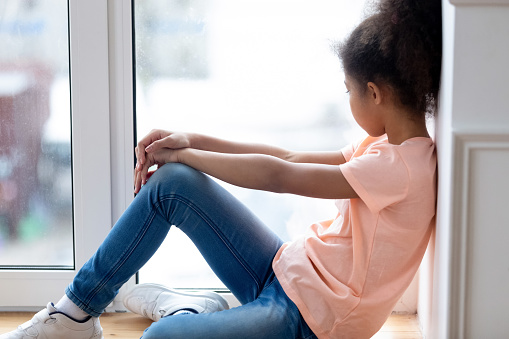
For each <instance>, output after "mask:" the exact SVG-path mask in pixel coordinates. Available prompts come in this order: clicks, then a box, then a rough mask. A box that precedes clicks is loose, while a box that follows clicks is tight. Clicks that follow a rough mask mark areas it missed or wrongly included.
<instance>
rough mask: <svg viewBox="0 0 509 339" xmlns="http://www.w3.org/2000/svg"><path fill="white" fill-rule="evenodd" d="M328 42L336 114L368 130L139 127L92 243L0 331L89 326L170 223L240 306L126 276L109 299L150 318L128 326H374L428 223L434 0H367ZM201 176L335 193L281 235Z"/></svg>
mask: <svg viewBox="0 0 509 339" xmlns="http://www.w3.org/2000/svg"><path fill="white" fill-rule="evenodd" d="M338 54H339V56H340V58H341V60H342V62H343V67H344V71H345V86H346V89H347V92H348V93H349V95H350V106H351V110H352V114H353V116H354V118H355V120H356V121H357V123H358V124H359V125H360V126H361V127H362V128H363V129H364V130H365V131H366V132H367V133H368V135H369V136H367V137H366V138H365V139H364V140H362V141H360V142H357V143H354V144H352V145H349V146H346V147H344V148H343V149H341V150H340V151H337V152H322V153H313V152H290V151H286V150H283V149H281V148H277V147H271V146H266V145H258V144H243V143H237V142H229V141H225V140H221V139H217V138H212V137H207V136H204V135H198V134H192V133H173V132H167V131H161V130H154V131H152V132H151V133H149V134H148V135H147V136H146V137H145V138H143V139H142V140H141V141H140V142H139V143H138V146H137V147H136V157H137V165H136V172H135V183H134V185H135V193H137V196H136V198H135V199H134V201H133V203H132V204H131V206H130V207H129V208H128V209H127V210H126V212H125V213H124V215H123V216H122V217H121V218H120V220H119V221H118V222H117V224H116V225H115V227H113V229H112V231H111V232H110V234H109V235H108V237H107V238H106V240H105V241H104V243H103V244H102V245H101V246H100V247H99V249H98V251H97V252H96V253H95V255H94V256H93V257H92V258H91V259H90V260H89V261H88V262H87V263H86V264H85V265H84V266H83V268H82V269H81V270H80V271H79V272H78V274H77V275H76V277H75V279H74V281H73V282H72V284H71V285H70V286H69V287H68V288H67V290H66V294H65V295H64V297H63V298H62V299H61V300H60V301H59V303H58V304H57V305H56V306H55V305H53V304H52V303H50V304H48V307H47V308H46V309H44V310H42V311H41V312H39V313H38V314H36V315H35V316H34V318H33V319H32V320H31V321H29V322H27V323H25V324H23V325H22V326H20V327H19V328H18V329H17V330H16V331H13V332H11V333H8V334H5V335H3V336H0V338H1V339H7V338H25V337H28V336H29V337H31V338H32V337H33V338H38V339H43V338H52V339H54V338H102V329H101V327H100V325H99V321H98V318H97V317H99V315H100V314H101V312H103V310H104V308H105V307H106V306H107V305H108V304H109V303H110V302H111V300H113V298H114V297H115V295H116V293H117V291H118V289H119V288H120V286H122V284H124V282H125V281H127V280H128V279H129V278H130V277H131V276H132V275H133V274H134V273H135V272H136V271H137V270H139V269H140V268H141V267H142V266H143V264H144V263H145V262H147V260H148V259H149V258H150V257H151V256H152V254H153V253H154V252H155V251H156V250H157V248H158V247H159V245H160V244H161V242H162V240H163V239H164V237H165V236H166V234H167V232H168V230H169V228H170V226H171V225H175V226H177V227H179V228H180V229H181V230H182V231H183V232H185V233H186V234H187V235H188V236H189V237H190V238H191V239H192V241H193V242H194V243H195V244H196V246H197V247H198V249H199V250H200V251H201V253H202V254H203V256H204V257H205V258H206V260H207V261H208V263H209V264H210V266H211V267H212V269H213V270H214V271H215V273H216V274H217V275H218V277H219V278H220V279H221V280H222V281H223V282H224V283H225V285H226V286H227V287H228V288H229V289H230V290H231V291H232V293H233V294H234V295H235V296H236V297H237V298H238V300H239V301H240V302H241V303H242V304H243V306H240V307H237V308H234V309H231V310H226V309H227V305H226V304H225V302H224V300H223V299H222V298H220V297H219V296H217V295H215V294H212V293H202V294H192V293H181V292H178V293H177V292H175V291H172V290H170V289H167V288H165V287H163V286H158V285H153V284H148V285H139V286H137V287H135V288H134V289H133V290H132V291H130V292H129V293H128V295H127V296H126V298H125V300H124V303H125V305H126V307H127V308H128V309H130V310H131V311H133V312H136V313H139V314H141V315H144V316H147V317H149V318H151V319H153V320H155V321H156V322H154V324H153V325H151V326H150V327H149V328H148V329H147V330H146V331H145V333H144V335H143V338H144V339H149V338H316V337H319V338H369V337H370V336H372V335H373V334H374V333H376V332H377V331H378V329H379V328H380V327H381V326H382V324H383V323H384V321H385V320H386V318H387V317H388V316H389V314H390V312H391V310H392V308H393V306H394V304H395V303H396V302H397V300H398V299H399V297H400V296H401V295H402V293H403V292H404V291H405V289H406V288H407V286H408V285H409V284H410V282H411V280H412V278H413V276H414V274H415V272H416V271H417V269H418V267H419V264H420V261H421V259H422V256H423V254H424V251H425V249H426V246H427V244H428V240H429V236H430V232H431V229H432V225H433V220H434V214H435V185H436V173H435V171H436V158H435V147H434V144H433V141H432V140H431V139H430V137H429V135H428V132H427V130H426V125H425V115H426V113H433V112H434V111H435V109H436V105H437V96H438V89H439V82H440V62H441V10H440V1H438V0H433V1H419V0H387V1H382V2H381V3H380V4H379V6H378V8H377V10H376V12H375V13H374V14H373V15H371V16H370V17H368V18H367V19H366V20H364V21H363V22H362V23H361V24H360V25H359V26H358V27H357V28H356V29H355V30H354V31H353V32H352V34H351V35H350V36H349V37H348V38H347V40H346V41H345V42H344V43H343V44H341V45H339V46H338ZM154 164H156V165H158V170H157V171H156V172H155V173H154V174H153V176H152V177H151V178H150V180H147V179H148V177H149V172H148V169H149V167H151V166H152V165H154ZM204 173H205V174H204ZM206 174H208V175H210V176H213V177H216V178H218V179H221V180H224V181H226V182H229V183H231V184H234V185H238V186H242V187H246V188H252V189H259V190H267V191H272V192H281V193H293V194H299V195H304V196H310V197H318V198H325V199H337V200H336V205H337V207H338V214H337V216H336V218H335V219H334V220H330V221H325V222H319V223H316V224H314V225H312V226H311V227H310V228H309V230H308V232H307V233H306V234H305V235H303V236H302V237H301V238H299V239H298V240H296V241H294V242H292V243H285V244H283V242H282V241H281V240H280V239H279V238H278V237H277V236H276V235H275V234H273V233H272V232H271V231H270V230H269V229H268V228H266V227H265V226H264V225H262V223H261V222H260V221H259V220H258V219H257V218H256V217H255V216H253V215H252V214H251V213H250V212H249V211H248V210H247V209H246V208H245V207H244V206H242V205H241V204H240V203H239V202H238V201H237V200H236V199H235V198H234V197H232V196H231V195H229V194H228V193H227V192H226V191H224V190H223V189H222V188H221V187H220V186H219V185H217V184H216V183H215V182H214V181H213V180H211V179H210V177H209V176H207V175H206ZM142 186H143V187H142ZM184 257H185V255H184ZM168 260H172V258H168ZM175 260H185V258H183V259H181V258H178V259H175ZM215 311H220V312H215Z"/></svg>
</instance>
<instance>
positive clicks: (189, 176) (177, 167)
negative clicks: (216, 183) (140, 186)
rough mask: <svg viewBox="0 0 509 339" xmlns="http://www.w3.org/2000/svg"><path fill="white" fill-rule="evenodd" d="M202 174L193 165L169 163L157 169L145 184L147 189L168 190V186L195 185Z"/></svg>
mask: <svg viewBox="0 0 509 339" xmlns="http://www.w3.org/2000/svg"><path fill="white" fill-rule="evenodd" d="M200 176H203V174H202V173H201V172H199V171H197V170H195V169H194V168H192V167H189V166H187V165H184V164H180V163H168V164H165V165H164V166H161V167H160V168H159V169H157V170H156V171H155V173H154V174H153V175H152V176H151V177H150V178H149V179H148V181H147V183H146V185H145V186H147V187H146V189H156V188H163V189H165V190H166V189H168V186H170V187H174V188H178V187H182V186H187V185H194V184H195V183H196V181H197V179H198V178H199V177H200Z"/></svg>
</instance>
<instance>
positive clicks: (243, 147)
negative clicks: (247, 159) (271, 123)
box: [189, 133, 292, 160]
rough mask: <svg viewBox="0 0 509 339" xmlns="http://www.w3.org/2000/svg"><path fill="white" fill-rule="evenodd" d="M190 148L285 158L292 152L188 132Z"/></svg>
mask: <svg viewBox="0 0 509 339" xmlns="http://www.w3.org/2000/svg"><path fill="white" fill-rule="evenodd" d="M189 140H190V143H191V148H195V149H199V150H204V151H211V152H217V153H230V154H265V155H271V156H274V157H277V158H280V159H284V160H286V158H287V157H289V156H290V155H291V154H292V152H291V151H288V150H286V149H283V148H280V147H276V146H270V145H265V144H257V143H245V142H237V141H230V140H224V139H220V138H215V137H212V136H208V135H203V134H195V133H191V134H189Z"/></svg>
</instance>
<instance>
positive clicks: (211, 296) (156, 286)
mask: <svg viewBox="0 0 509 339" xmlns="http://www.w3.org/2000/svg"><path fill="white" fill-rule="evenodd" d="M138 286H140V288H147V287H148V288H154V289H157V290H163V291H165V292H169V293H173V294H176V295H181V296H185V297H200V298H209V299H213V300H216V301H217V302H219V303H220V304H221V306H222V307H223V309H224V310H228V309H230V306H229V305H228V302H226V300H225V299H224V298H223V297H221V296H220V295H218V294H217V293H214V292H207V291H199V292H198V291H196V292H195V291H193V292H183V291H182V292H181V291H177V290H174V289H171V288H168V287H166V286H164V285H159V284H151V283H146V284H143V285H138ZM136 288H137V286H136V287H133V289H132V290H131V291H130V292H132V291H134V290H135V289H136ZM129 294H130V293H129ZM129 294H128V295H129ZM128 295H127V296H128ZM127 296H126V298H127ZM126 298H124V300H125V299H126ZM124 303H125V302H124Z"/></svg>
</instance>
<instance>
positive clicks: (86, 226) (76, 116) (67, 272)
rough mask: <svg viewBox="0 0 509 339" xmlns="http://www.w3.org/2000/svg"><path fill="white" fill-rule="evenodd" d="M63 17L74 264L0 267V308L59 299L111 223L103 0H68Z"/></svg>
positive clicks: (37, 305) (35, 307) (25, 306)
mask: <svg viewBox="0 0 509 339" xmlns="http://www.w3.org/2000/svg"><path fill="white" fill-rule="evenodd" d="M68 19H69V25H68V27H69V60H70V88H71V115H72V119H71V121H72V127H71V129H72V137H71V140H72V169H73V174H72V179H73V220H74V225H73V231H74V269H55V270H53V269H39V268H37V267H35V268H34V269H26V268H22V269H19V270H17V269H5V270H0V280H1V281H2V290H1V291H0V300H2V304H1V305H0V311H15V310H25V311H29V310H38V309H40V307H41V306H45V305H46V304H47V303H48V302H49V301H54V302H56V301H58V299H59V298H60V297H61V296H62V295H63V293H64V289H65V287H66V286H67V285H68V284H69V283H70V282H71V281H72V279H73V277H74V276H75V274H76V272H77V271H78V270H79V269H80V268H81V267H82V266H83V264H84V263H85V262H86V261H87V260H88V259H89V258H90V256H91V255H92V254H93V253H94V252H95V250H96V249H97V247H98V246H99V245H100V244H101V242H102V240H103V239H104V237H105V236H106V235H107V234H108V232H109V230H110V227H111V220H112V209H111V197H112V195H111V157H110V116H109V104H110V102H109V76H108V75H109V72H108V70H109V60H108V12H107V3H106V2H105V1H103V0H88V1H80V0H68ZM90 211H93V213H91V212H90ZM13 292H14V293H13Z"/></svg>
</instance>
